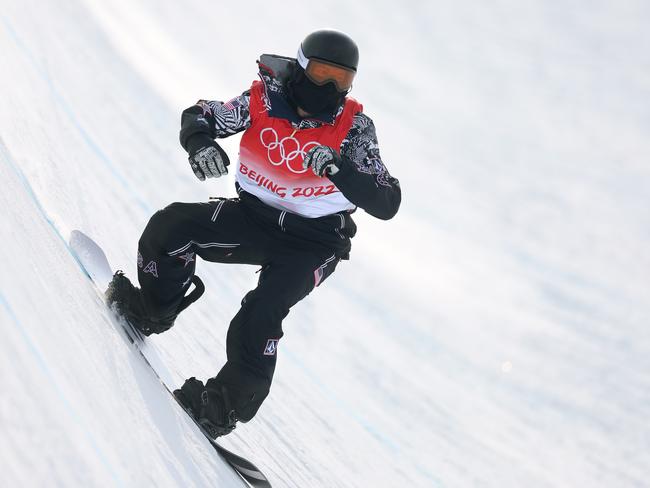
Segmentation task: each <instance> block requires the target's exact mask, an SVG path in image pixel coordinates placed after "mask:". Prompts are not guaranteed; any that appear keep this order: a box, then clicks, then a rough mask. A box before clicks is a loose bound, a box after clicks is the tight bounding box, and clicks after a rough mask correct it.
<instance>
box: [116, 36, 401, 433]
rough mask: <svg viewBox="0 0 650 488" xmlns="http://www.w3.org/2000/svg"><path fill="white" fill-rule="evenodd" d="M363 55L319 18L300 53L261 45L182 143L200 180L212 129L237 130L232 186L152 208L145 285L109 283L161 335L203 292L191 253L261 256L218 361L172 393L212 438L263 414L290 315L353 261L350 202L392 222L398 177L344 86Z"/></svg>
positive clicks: (129, 310)
mask: <svg viewBox="0 0 650 488" xmlns="http://www.w3.org/2000/svg"><path fill="white" fill-rule="evenodd" d="M358 60H359V53H358V48H357V46H356V44H355V43H354V41H353V40H352V39H351V38H350V37H348V36H347V35H345V34H343V33H341V32H338V31H334V30H319V31H316V32H313V33H311V34H309V35H308V36H307V37H306V38H305V39H304V40H303V42H302V43H301V45H300V48H299V50H298V56H297V59H294V58H289V57H283V56H277V55H268V54H265V55H262V56H261V57H260V60H259V61H258V65H259V76H260V78H261V81H255V82H253V84H252V86H251V87H250V89H249V90H246V91H245V92H244V93H242V94H241V95H239V96H237V97H235V98H233V99H232V100H230V101H228V102H226V103H223V102H219V101H206V100H200V101H199V102H197V103H196V105H193V106H192V107H190V108H188V109H186V110H185V111H184V112H183V114H182V117H181V130H180V143H181V145H182V146H183V148H184V149H185V150H186V151H187V152H188V154H189V162H190V165H191V167H192V170H193V171H194V174H195V175H196V176H197V178H199V179H200V180H201V181H203V180H205V179H206V178H218V177H220V176H223V175H225V174H227V173H228V167H229V164H230V162H229V159H228V156H227V154H226V153H225V152H224V151H223V149H222V148H221V147H220V146H219V144H217V142H216V141H215V138H223V137H228V136H231V135H233V134H236V133H239V132H243V136H242V138H241V143H240V152H239V161H238V164H237V167H236V189H237V193H238V197H237V198H219V199H216V200H213V201H210V202H207V203H173V204H171V205H169V206H168V207H166V208H164V209H163V210H160V211H158V212H157V213H155V214H154V215H153V216H152V217H151V220H150V221H149V223H148V224H147V226H146V228H145V230H144V232H143V234H142V237H141V238H140V241H139V245H138V280H139V283H140V288H137V287H135V286H133V284H132V283H131V282H130V281H129V279H128V278H127V277H126V276H124V274H122V273H121V272H118V273H116V274H115V276H114V277H113V281H112V282H111V284H110V287H109V290H108V293H107V298H108V301H109V303H111V304H115V307H116V308H117V310H118V311H119V312H120V313H121V314H123V315H124V316H125V317H127V318H128V319H129V320H130V321H131V322H132V324H133V325H134V326H136V327H137V328H138V329H139V330H140V331H141V332H142V333H143V334H145V335H150V334H159V333H161V332H164V331H166V330H168V329H169V328H170V327H171V326H172V325H173V324H174V321H175V319H176V317H177V316H178V314H179V313H180V312H181V311H182V310H184V309H185V308H186V307H187V306H188V305H189V304H191V303H192V302H193V301H195V300H196V299H197V298H198V297H199V296H200V295H201V294H202V293H203V290H204V288H203V284H202V283H201V280H200V279H199V278H198V277H197V276H196V275H195V274H194V271H195V266H196V261H197V256H200V257H201V258H203V259H204V260H206V261H212V262H219V263H240V264H254V265H258V266H260V267H261V273H260V277H259V282H258V285H257V288H255V289H254V290H252V291H250V292H248V293H247V294H246V296H245V297H244V298H243V300H242V302H241V309H240V310H239V312H238V313H237V314H236V315H235V317H234V318H233V319H232V322H231V323H230V327H229V329H228V335H227V361H226V363H225V365H224V366H223V368H222V369H221V370H220V371H219V373H218V374H217V375H216V376H215V377H213V378H210V379H208V380H207V381H206V383H205V384H204V383H203V382H202V381H200V380H197V379H196V378H193V377H192V378H190V379H188V380H186V381H185V383H184V384H183V385H182V387H181V388H180V389H178V390H176V391H175V392H174V394H175V395H176V397H177V399H178V400H179V402H180V403H181V404H182V405H183V406H184V407H185V408H186V409H187V410H188V412H189V413H190V415H192V416H193V417H194V418H195V419H196V420H197V421H198V422H199V423H200V424H201V425H203V427H204V428H205V429H206V430H207V431H208V433H209V434H210V435H211V436H212V437H215V438H216V437H217V436H219V435H224V434H227V433H229V432H231V431H232V429H234V428H235V424H236V422H237V421H242V422H247V421H249V420H250V419H252V418H253V416H254V415H255V414H256V413H257V411H258V409H259V407H260V405H261V404H262V402H263V401H264V399H265V398H266V396H267V395H268V393H269V389H270V386H271V381H272V378H273V372H274V369H275V364H276V358H277V351H278V342H279V340H280V338H281V337H282V335H283V331H282V320H283V319H284V318H285V317H286V316H287V314H288V313H289V309H290V308H291V307H293V306H294V305H295V304H296V303H298V302H299V301H300V300H302V299H303V298H305V297H306V296H307V295H308V294H309V293H310V292H311V291H312V290H314V288H315V287H317V286H319V285H320V284H321V283H322V282H323V281H324V280H325V279H327V278H328V277H329V276H330V275H331V274H332V272H333V271H334V270H335V268H336V266H337V265H338V263H339V261H340V260H342V259H349V252H350V249H351V242H350V240H351V238H352V237H354V235H355V233H356V225H355V223H354V221H353V220H352V216H351V214H352V213H353V212H354V211H355V209H356V208H357V207H360V208H362V209H363V210H365V211H366V212H368V213H369V214H371V215H373V216H375V217H377V218H380V219H385V220H387V219H390V218H392V217H393V216H394V215H395V214H396V213H397V210H398V208H399V205H400V201H401V191H400V187H399V182H398V181H397V179H395V178H393V177H392V176H390V174H389V173H388V171H387V169H386V167H385V165H384V163H383V162H382V160H381V158H380V155H379V147H378V143H377V137H376V134H375V127H374V124H373V122H372V120H371V119H370V118H369V117H368V116H367V115H365V114H364V113H363V107H362V105H361V104H360V103H359V102H357V101H356V100H354V99H352V98H350V97H348V96H347V94H348V93H349V91H350V89H351V88H352V82H353V80H354V77H355V74H356V71H357V65H358ZM192 283H194V285H195V288H194V290H193V291H192V292H191V293H188V291H189V289H190V288H191V284H192Z"/></svg>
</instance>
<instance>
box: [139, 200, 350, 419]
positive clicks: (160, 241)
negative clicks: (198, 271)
mask: <svg viewBox="0 0 650 488" xmlns="http://www.w3.org/2000/svg"><path fill="white" fill-rule="evenodd" d="M238 191H239V198H234V199H225V198H224V199H216V200H213V201H210V202H208V203H173V204H171V205H169V206H168V207H166V208H164V209H163V210H160V211H158V212H157V213H155V214H154V215H153V216H152V217H151V220H150V221H149V223H148V224H147V226H146V228H145V230H144V232H143V234H142V237H141V238H140V241H139V246H138V279H139V282H140V286H141V289H142V293H143V294H144V296H145V299H146V300H147V302H148V303H149V304H151V305H152V308H153V309H154V310H157V311H159V312H160V314H161V315H166V314H168V313H169V312H170V311H172V310H175V309H176V307H177V306H178V304H179V303H180V301H181V300H182V298H183V296H184V295H185V293H186V291H187V290H188V288H189V287H190V280H191V277H192V276H193V274H194V271H195V267H196V260H197V256H200V257H201V258H202V259H204V260H206V261H212V262H217V263H233V264H237V263H239V264H253V265H259V266H260V267H261V273H260V276H259V281H258V285H257V287H256V288H255V289H254V290H252V291H250V292H248V293H247V294H246V295H245V297H244V298H243V300H242V302H241V309H240V310H239V312H238V313H237V314H236V315H235V317H234V318H233V319H232V321H231V322H230V326H229V329H228V335H227V340H226V355H227V361H226V364H225V365H224V366H223V368H222V369H221V371H220V372H219V373H218V374H217V376H216V378H213V379H211V380H210V381H211V382H216V383H217V385H215V386H221V385H223V386H225V387H226V389H227V390H228V393H229V396H230V400H231V402H232V403H233V405H234V406H235V410H236V412H237V415H238V418H239V419H240V420H242V421H244V422H246V421H248V420H250V419H251V418H253V416H254V415H255V414H256V413H257V410H258V409H259V407H260V405H261V404H262V402H263V401H264V399H265V398H266V396H267V395H268V393H269V389H270V386H271V381H272V379H273V372H274V369H275V364H276V358H277V355H276V353H277V348H278V342H279V340H280V338H281V337H282V335H283V331H282V320H283V319H284V318H285V317H286V316H287V314H288V313H289V309H290V308H291V307H292V306H293V305H295V304H296V303H298V302H299V301H300V300H302V299H303V298H304V297H306V296H307V295H308V294H309V293H310V292H311V291H312V290H313V289H314V288H315V287H316V286H318V285H319V284H320V283H322V281H323V280H325V279H326V278H327V277H328V276H329V275H330V274H331V273H332V272H333V271H334V269H335V268H336V266H337V264H338V262H339V261H340V259H347V257H348V253H349V250H350V238H351V237H353V236H354V233H355V232H356V226H355V225H354V222H353V221H352V218H351V216H350V214H349V213H347V212H342V213H339V214H333V215H330V216H327V217H321V218H316V219H308V218H304V217H300V216H298V215H295V214H290V213H288V212H284V211H281V210H277V209H275V208H271V207H269V206H267V205H265V204H264V203H262V202H261V201H260V200H259V199H257V198H256V197H254V196H253V195H251V194H249V193H246V192H243V191H241V189H239V188H238ZM213 299H217V300H218V299H219V298H218V297H216V298H213Z"/></svg>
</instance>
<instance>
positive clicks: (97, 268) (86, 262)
mask: <svg viewBox="0 0 650 488" xmlns="http://www.w3.org/2000/svg"><path fill="white" fill-rule="evenodd" d="M68 244H69V247H70V250H71V251H72V253H73V255H74V257H75V258H76V260H77V262H78V263H79V265H80V267H81V269H82V270H83V271H84V273H85V274H86V275H87V276H88V278H89V279H90V280H91V281H92V283H93V284H94V285H95V288H96V290H97V292H98V294H99V295H100V296H101V298H102V299H104V293H105V292H106V290H107V289H108V284H109V283H110V281H111V279H112V278H113V270H112V268H111V266H110V264H109V262H108V258H107V257H106V254H105V253H104V251H103V250H102V248H101V247H100V246H99V244H97V243H96V242H95V241H94V240H92V239H91V238H90V237H88V236H87V235H86V234H84V233H83V232H81V231H79V230H73V231H72V232H71V234H70V240H69V242H68ZM116 318H117V319H118V320H117V322H119V324H120V325H121V326H122V328H123V330H124V332H125V334H126V338H127V339H128V341H129V343H130V344H131V345H132V346H133V347H134V348H135V350H136V351H137V352H138V353H139V355H140V356H141V357H142V359H143V360H144V362H145V363H146V364H147V365H148V366H149V367H150V368H151V369H152V371H153V372H154V375H155V376H156V377H157V378H158V380H159V381H160V383H161V384H162V386H163V387H164V388H165V390H167V392H168V393H169V394H170V395H171V396H172V398H174V400H176V397H175V396H174V394H173V387H172V384H173V380H172V376H171V374H170V373H169V370H168V369H167V368H166V367H165V364H164V362H163V361H162V360H161V358H160V355H159V354H158V352H157V350H156V348H155V347H153V345H152V344H151V343H150V342H148V341H147V340H146V338H145V336H144V335H142V334H141V333H140V332H139V331H138V330H137V329H136V328H135V327H134V326H133V325H132V324H131V323H130V322H129V321H128V320H126V319H125V318H123V317H117V316H116ZM179 406H180V407H181V408H183V406H182V405H181V404H180V403H179ZM188 416H189V417H190V418H191V419H192V420H193V421H194V424H195V425H196V427H197V428H198V429H199V430H200V431H201V433H202V434H203V435H204V436H205V437H206V439H207V440H208V441H209V442H210V445H211V446H212V447H213V448H214V450H215V451H216V452H217V453H218V454H219V456H220V457H221V458H222V459H223V460H224V461H226V463H228V464H229V465H230V466H231V467H232V468H233V469H234V470H235V472H236V473H237V474H239V476H241V478H242V479H243V480H244V481H246V483H248V484H249V485H250V486H252V487H254V488H270V487H271V483H270V482H269V480H268V479H267V478H266V476H264V474H263V473H262V472H261V471H260V470H259V469H258V468H257V467H256V466H255V465H254V464H253V463H251V462H250V461H248V460H247V459H245V458H243V457H241V456H238V455H237V454H235V453H233V452H231V451H229V450H228V449H226V448H225V447H223V446H221V445H220V444H219V443H217V441H216V440H214V439H212V438H211V437H210V436H209V435H208V433H207V432H206V431H205V429H204V428H203V427H202V426H201V425H200V424H199V423H198V422H196V420H194V418H193V417H192V416H191V415H189V414H188Z"/></svg>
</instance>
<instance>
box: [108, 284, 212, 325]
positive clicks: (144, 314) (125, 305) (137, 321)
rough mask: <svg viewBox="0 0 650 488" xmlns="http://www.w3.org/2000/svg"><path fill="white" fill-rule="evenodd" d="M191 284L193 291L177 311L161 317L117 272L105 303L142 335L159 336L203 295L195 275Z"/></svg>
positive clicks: (202, 288) (182, 301)
mask: <svg viewBox="0 0 650 488" xmlns="http://www.w3.org/2000/svg"><path fill="white" fill-rule="evenodd" d="M192 283H194V286H195V288H194V290H192V292H191V293H190V294H189V295H186V296H184V297H183V299H182V300H181V303H180V304H179V306H178V307H177V309H176V310H175V311H174V312H172V313H170V314H168V315H163V316H161V315H160V314H156V313H154V311H153V307H152V306H151V305H150V304H149V303H147V301H146V300H145V298H144V296H143V294H142V291H141V290H140V288H137V287H135V286H133V283H131V281H130V280H129V279H128V278H127V277H126V276H124V273H123V272H122V271H117V272H115V275H113V279H112V280H111V282H110V283H109V285H108V290H107V291H106V302H107V303H108V305H109V306H112V305H115V308H116V309H117V311H118V312H119V313H120V315H122V316H123V317H124V318H125V319H127V320H128V321H129V322H130V323H131V324H132V325H133V326H134V327H135V328H136V329H138V330H139V331H140V332H141V333H142V334H143V335H145V336H149V335H151V334H160V333H162V332H165V331H166V330H168V329H169V328H171V326H172V325H174V321H175V320H176V317H177V316H178V314H179V313H181V312H182V311H183V310H185V309H186V308H187V307H188V306H190V305H191V304H192V303H193V302H195V301H196V300H198V299H199V298H200V297H201V295H203V292H204V291H205V286H204V285H203V282H202V281H201V279H200V278H199V277H198V276H196V275H195V276H193V277H192Z"/></svg>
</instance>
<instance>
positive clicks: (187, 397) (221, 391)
mask: <svg viewBox="0 0 650 488" xmlns="http://www.w3.org/2000/svg"><path fill="white" fill-rule="evenodd" d="M210 383H211V382H210V380H208V381H207V382H206V385H205V386H204V385H203V382H202V381H199V380H197V379H196V378H194V377H191V378H190V379H188V380H186V381H185V383H184V384H183V386H182V387H181V388H180V389H178V390H174V396H175V397H176V400H177V401H178V403H180V404H181V405H182V406H183V408H184V409H185V410H186V411H187V413H188V414H190V416H191V417H192V418H194V420H196V422H197V423H198V424H199V425H201V427H203V429H204V430H205V431H206V432H207V433H208V435H209V436H210V437H212V438H213V439H216V438H217V437H219V436H223V435H226V434H230V433H231V432H232V431H233V430H234V429H235V427H236V424H237V414H236V412H235V410H234V409H233V408H232V407H231V404H230V399H229V396H228V392H227V391H226V389H225V388H224V387H223V386H221V387H219V386H217V385H210Z"/></svg>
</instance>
